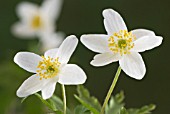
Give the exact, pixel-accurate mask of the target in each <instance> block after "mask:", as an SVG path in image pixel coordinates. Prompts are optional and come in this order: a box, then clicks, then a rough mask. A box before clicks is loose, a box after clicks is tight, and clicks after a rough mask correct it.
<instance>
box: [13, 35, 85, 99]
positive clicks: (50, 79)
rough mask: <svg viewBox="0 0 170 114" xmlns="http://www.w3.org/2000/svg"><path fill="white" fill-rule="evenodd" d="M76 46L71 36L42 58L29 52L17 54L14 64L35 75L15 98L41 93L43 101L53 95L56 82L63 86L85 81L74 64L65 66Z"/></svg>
mask: <svg viewBox="0 0 170 114" xmlns="http://www.w3.org/2000/svg"><path fill="white" fill-rule="evenodd" d="M77 44H78V39H77V38H76V37H75V36H73V35H72V36H69V37H67V38H66V39H65V40H64V41H63V43H62V44H61V46H60V47H59V48H57V49H51V50H48V51H46V52H45V54H44V56H43V57H41V56H39V55H37V54H34V53H30V52H19V53H17V54H16V55H15V57H14V62H15V63H16V64H18V65H19V66H20V67H21V68H23V69H25V70H27V71H28V72H31V73H35V74H34V75H32V76H31V77H29V78H28V79H27V80H25V81H24V82H23V84H22V85H21V86H20V88H19V89H18V90H17V96H18V97H26V96H29V95H31V94H34V93H36V92H38V91H41V92H42V97H43V99H48V98H50V97H51V96H52V95H53V93H54V91H55V86H56V83H57V82H59V83H60V84H64V85H77V84H83V83H84V82H85V81H86V74H85V73H84V71H83V70H82V69H81V68H80V67H79V66H77V65H75V64H67V63H68V61H69V59H70V57H71V55H72V53H73V52H74V50H75V48H76V46H77Z"/></svg>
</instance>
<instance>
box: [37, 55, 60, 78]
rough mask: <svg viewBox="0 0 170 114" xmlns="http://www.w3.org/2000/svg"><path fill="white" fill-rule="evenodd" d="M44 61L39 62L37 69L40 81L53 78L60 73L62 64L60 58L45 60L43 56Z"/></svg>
mask: <svg viewBox="0 0 170 114" xmlns="http://www.w3.org/2000/svg"><path fill="white" fill-rule="evenodd" d="M42 59H43V60H42V61H40V62H39V64H38V66H37V68H38V70H37V76H40V80H42V79H43V78H44V79H48V78H53V77H55V76H57V74H58V73H59V67H60V64H61V63H60V62H59V61H58V58H56V59H53V58H50V57H48V58H45V57H44V56H42Z"/></svg>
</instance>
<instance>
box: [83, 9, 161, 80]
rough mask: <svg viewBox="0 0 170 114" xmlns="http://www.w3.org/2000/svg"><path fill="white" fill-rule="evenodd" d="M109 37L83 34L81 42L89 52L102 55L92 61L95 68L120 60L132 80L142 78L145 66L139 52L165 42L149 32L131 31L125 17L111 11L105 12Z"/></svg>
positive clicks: (121, 65) (141, 30)
mask: <svg viewBox="0 0 170 114" xmlns="http://www.w3.org/2000/svg"><path fill="white" fill-rule="evenodd" d="M103 16H104V25H105V29H106V31H107V35H104V34H94V35H82V36H81V42H82V43H83V44H84V45H85V46H86V47H87V48H88V49H90V50H92V51H94V52H97V53H100V54H97V55H96V56H95V57H94V60H92V61H91V65H93V66H104V65H107V64H110V63H112V62H116V61H119V64H120V67H121V68H122V70H123V71H124V72H125V73H126V74H127V75H129V76H130V77H132V78H135V79H142V78H143V77H144V75H145V73H146V68H145V64H144V62H143V59H142V57H141V55H140V54H139V52H144V51H145V50H150V49H152V48H155V47H157V46H159V45H160V44H161V43H162V37H161V36H155V33H154V32H152V31H150V30H146V29H136V30H132V31H131V32H128V30H127V27H126V25H125V22H124V21H123V19H122V17H121V16H120V15H119V14H118V13H117V12H116V11H114V10H112V9H106V10H104V11H103Z"/></svg>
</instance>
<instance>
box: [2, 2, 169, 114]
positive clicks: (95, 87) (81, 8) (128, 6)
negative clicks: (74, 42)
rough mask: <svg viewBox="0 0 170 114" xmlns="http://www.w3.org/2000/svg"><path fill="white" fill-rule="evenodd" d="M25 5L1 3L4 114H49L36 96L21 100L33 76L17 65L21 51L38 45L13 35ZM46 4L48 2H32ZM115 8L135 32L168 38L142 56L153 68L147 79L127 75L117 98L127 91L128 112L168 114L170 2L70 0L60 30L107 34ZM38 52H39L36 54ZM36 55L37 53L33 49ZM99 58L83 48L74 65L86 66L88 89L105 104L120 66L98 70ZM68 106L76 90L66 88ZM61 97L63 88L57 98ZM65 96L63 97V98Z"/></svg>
mask: <svg viewBox="0 0 170 114" xmlns="http://www.w3.org/2000/svg"><path fill="white" fill-rule="evenodd" d="M21 1H23V0H3V1H1V2H0V39H1V40H0V114H43V113H44V111H43V108H42V107H43V106H44V105H43V104H42V103H41V102H40V101H39V99H37V98H36V97H35V96H31V97H30V98H28V99H27V100H26V101H25V102H24V103H23V104H21V103H20V102H21V99H20V98H17V97H16V94H15V93H16V90H17V88H18V87H19V86H20V84H21V83H22V82H23V81H24V80H25V79H26V78H28V77H29V76H30V75H31V74H29V73H27V72H26V71H24V70H23V69H21V68H19V67H18V66H17V65H15V64H14V62H13V57H14V55H15V54H16V53H17V52H18V51H30V50H29V49H30V47H31V45H32V44H38V40H36V39H35V40H22V39H18V38H16V37H15V36H13V35H12V34H11V31H10V29H11V25H12V24H13V23H15V22H16V21H18V17H17V16H16V13H15V7H16V5H17V4H18V3H20V2H21ZM28 1H30V2H33V3H37V4H40V3H41V2H43V1H42V0H28ZM105 8H113V9H115V10H117V11H118V12H119V13H121V15H122V16H123V18H124V20H125V21H126V24H127V26H128V27H129V30H132V29H135V28H147V29H151V30H154V31H155V33H156V34H157V35H161V36H163V37H164V40H163V44H162V45H161V46H160V47H159V48H156V49H153V50H151V51H147V52H144V53H142V56H143V59H144V61H145V64H146V67H147V73H146V75H145V77H144V79H143V80H141V81H137V80H134V79H132V78H129V77H128V76H127V75H125V74H124V73H123V72H122V73H121V76H120V79H119V81H118V83H117V86H116V89H115V91H114V93H113V94H115V93H117V92H119V91H120V90H124V92H125V95H126V100H125V101H126V107H140V106H143V105H145V104H150V103H155V104H156V105H157V109H156V110H155V111H154V114H168V113H169V106H170V98H169V97H170V83H169V81H170V76H169V68H170V67H169V63H170V51H169V49H170V44H169V42H170V32H169V31H170V1H169V0H65V1H64V4H63V9H62V12H61V16H60V18H59V20H58V21H57V22H56V24H57V30H56V31H58V30H59V31H63V32H64V33H66V35H70V34H75V35H76V36H77V37H78V38H79V37H80V36H81V35H82V34H84V33H106V31H105V29H104V26H103V17H102V10H103V9H105ZM35 50H36V49H35ZM31 51H34V50H31ZM94 55H95V53H93V52H91V51H90V50H87V49H86V48H85V47H84V46H83V45H82V44H81V43H79V45H78V48H77V50H76V51H75V53H74V55H73V56H72V58H71V61H70V63H76V64H78V65H80V66H81V67H82V68H83V69H84V70H85V71H86V73H87V75H88V80H87V82H86V84H85V86H86V87H87V88H88V89H89V90H90V92H91V94H92V95H94V96H96V97H97V98H98V99H99V100H100V101H101V102H103V99H104V98H105V95H106V92H107V90H108V89H109V86H110V84H111V82H112V79H113V76H114V74H115V72H116V70H117V67H118V63H114V64H111V65H107V66H105V67H99V68H95V67H93V66H91V65H90V64H89V62H90V61H91V60H92V58H93V56H94ZM66 89H67V90H68V91H67V94H68V97H69V99H68V102H74V101H73V93H74V92H75V86H72V87H66ZM59 92H60V89H59V85H57V89H56V93H57V94H58V93H59ZM59 95H60V94H59Z"/></svg>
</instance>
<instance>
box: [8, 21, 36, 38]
mask: <svg viewBox="0 0 170 114" xmlns="http://www.w3.org/2000/svg"><path fill="white" fill-rule="evenodd" d="M11 31H12V33H13V34H14V35H15V36H17V37H19V38H29V39H32V38H34V36H35V31H34V30H33V29H31V28H30V27H29V25H27V24H26V23H15V24H14V25H13V26H12V28H11Z"/></svg>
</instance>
